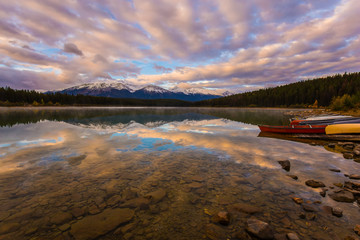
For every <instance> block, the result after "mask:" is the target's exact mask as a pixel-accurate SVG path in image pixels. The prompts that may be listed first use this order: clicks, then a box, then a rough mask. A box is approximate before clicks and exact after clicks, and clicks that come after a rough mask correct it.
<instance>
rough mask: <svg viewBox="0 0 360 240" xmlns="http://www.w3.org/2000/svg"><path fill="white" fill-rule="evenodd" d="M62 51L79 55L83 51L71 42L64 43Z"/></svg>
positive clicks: (81, 54)
mask: <svg viewBox="0 0 360 240" xmlns="http://www.w3.org/2000/svg"><path fill="white" fill-rule="evenodd" d="M63 50H64V52H67V53H73V54H76V55H79V56H83V55H84V54H83V52H82V51H81V50H80V49H79V48H78V47H77V46H76V45H75V44H73V43H65V44H64V49H63Z"/></svg>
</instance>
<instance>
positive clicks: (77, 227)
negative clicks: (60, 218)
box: [70, 208, 135, 240]
mask: <svg viewBox="0 0 360 240" xmlns="http://www.w3.org/2000/svg"><path fill="white" fill-rule="evenodd" d="M134 214H135V212H134V211H133V210H131V209H129V208H117V209H109V208H108V209H105V210H104V211H103V212H102V213H99V214H97V215H89V216H87V217H84V218H83V219H81V220H79V221H78V222H76V223H74V224H73V225H72V226H71V230H70V233H71V235H73V237H74V238H75V239H82V240H86V239H95V238H97V237H99V236H101V235H104V234H106V233H108V232H110V231H111V230H113V229H115V228H116V227H117V226H119V225H120V224H123V223H126V222H129V221H130V220H131V219H132V218H133V217H134Z"/></svg>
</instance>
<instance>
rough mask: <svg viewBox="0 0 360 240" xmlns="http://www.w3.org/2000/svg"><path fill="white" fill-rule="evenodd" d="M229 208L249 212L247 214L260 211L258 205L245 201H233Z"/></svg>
mask: <svg viewBox="0 0 360 240" xmlns="http://www.w3.org/2000/svg"><path fill="white" fill-rule="evenodd" d="M230 208H233V209H235V210H237V211H239V212H243V213H249V214H253V213H258V212H261V209H260V208H259V207H256V206H253V205H250V204H246V203H235V204H233V205H231V206H230Z"/></svg>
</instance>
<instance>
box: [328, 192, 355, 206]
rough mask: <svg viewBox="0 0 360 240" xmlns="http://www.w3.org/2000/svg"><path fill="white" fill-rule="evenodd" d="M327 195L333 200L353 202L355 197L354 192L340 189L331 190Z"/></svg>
mask: <svg viewBox="0 0 360 240" xmlns="http://www.w3.org/2000/svg"><path fill="white" fill-rule="evenodd" d="M329 197H331V198H332V199H333V200H335V201H337V202H349V203H351V202H354V201H355V197H354V194H352V193H351V192H349V191H345V190H340V191H337V192H333V193H330V194H329Z"/></svg>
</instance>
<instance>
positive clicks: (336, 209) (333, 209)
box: [331, 207, 343, 217]
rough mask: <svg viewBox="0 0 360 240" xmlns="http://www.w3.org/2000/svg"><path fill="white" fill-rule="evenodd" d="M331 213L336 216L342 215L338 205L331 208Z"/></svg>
mask: <svg viewBox="0 0 360 240" xmlns="http://www.w3.org/2000/svg"><path fill="white" fill-rule="evenodd" d="M331 212H332V215H334V216H336V217H342V215H343V211H342V209H341V208H338V207H334V208H332V209H331Z"/></svg>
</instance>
